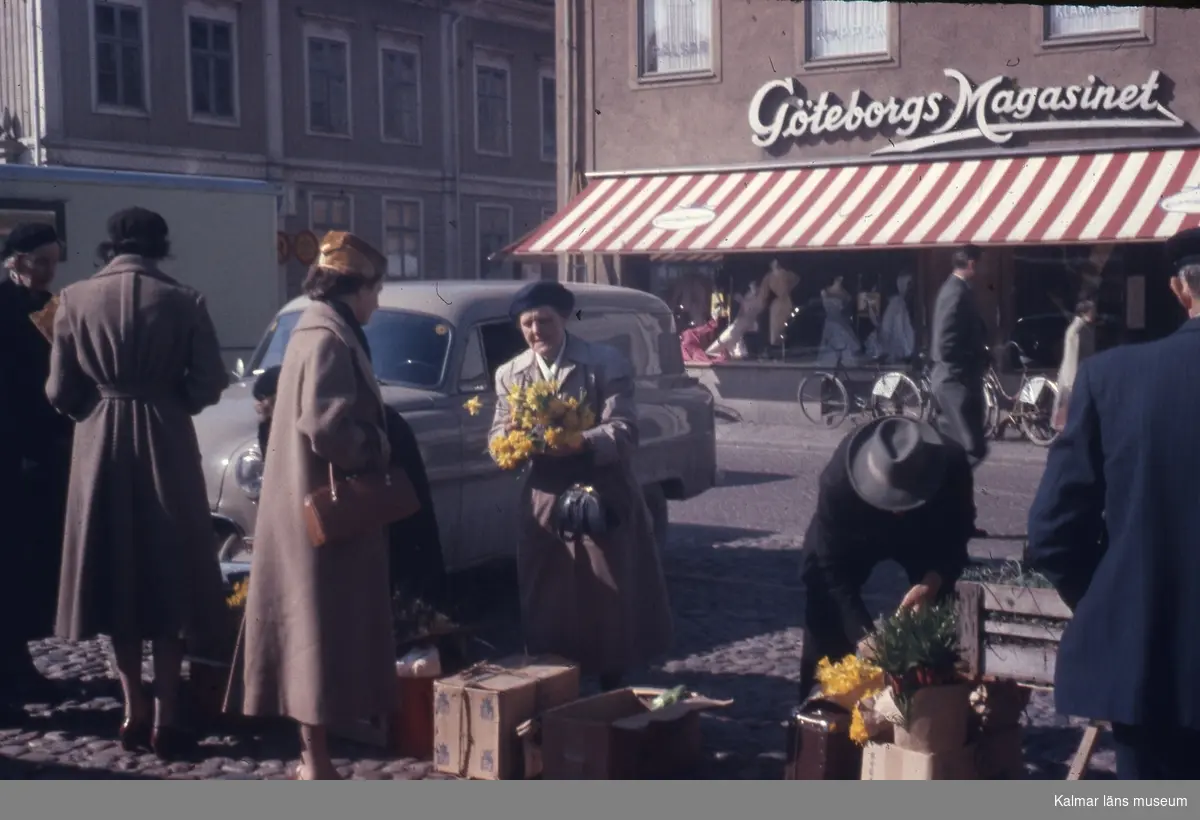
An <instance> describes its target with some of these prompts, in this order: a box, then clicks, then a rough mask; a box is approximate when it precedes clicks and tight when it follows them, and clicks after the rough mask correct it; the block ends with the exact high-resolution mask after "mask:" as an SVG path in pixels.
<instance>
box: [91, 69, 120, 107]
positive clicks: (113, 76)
mask: <svg viewBox="0 0 1200 820" xmlns="http://www.w3.org/2000/svg"><path fill="white" fill-rule="evenodd" d="M118 85H119V83H118V82H117V72H116V71H97V72H96V100H97V102H99V103H100V104H101V105H120V104H121V92H120V91H119V90H118Z"/></svg>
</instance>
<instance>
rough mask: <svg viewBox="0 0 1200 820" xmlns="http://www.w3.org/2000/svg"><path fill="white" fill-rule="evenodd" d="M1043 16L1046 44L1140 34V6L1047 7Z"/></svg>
mask: <svg viewBox="0 0 1200 820" xmlns="http://www.w3.org/2000/svg"><path fill="white" fill-rule="evenodd" d="M1044 13H1045V15H1046V39H1049V40H1058V39H1067V38H1075V37H1094V36H1103V35H1106V34H1130V33H1137V32H1140V31H1141V30H1142V7H1141V6H1082V5H1080V6H1074V5H1071V6H1068V5H1049V6H1046V7H1045V10H1044Z"/></svg>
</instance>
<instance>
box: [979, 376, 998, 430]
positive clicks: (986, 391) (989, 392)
mask: <svg viewBox="0 0 1200 820" xmlns="http://www.w3.org/2000/svg"><path fill="white" fill-rule="evenodd" d="M999 428H1000V402H999V401H998V400H997V398H996V390H995V388H994V387H992V386H991V385H990V384H988V383H987V382H984V385H983V437H984V438H985V439H988V438H992V436H994V435H995V434H996V430H998V429H999Z"/></svg>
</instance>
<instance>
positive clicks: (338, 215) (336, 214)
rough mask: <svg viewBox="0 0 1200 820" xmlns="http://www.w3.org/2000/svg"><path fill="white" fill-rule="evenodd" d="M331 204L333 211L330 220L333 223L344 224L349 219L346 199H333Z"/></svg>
mask: <svg viewBox="0 0 1200 820" xmlns="http://www.w3.org/2000/svg"><path fill="white" fill-rule="evenodd" d="M332 206H333V207H332V208H331V210H332V211H333V218H332V220H331V221H332V222H333V224H334V225H345V224H346V223H347V222H349V221H350V214H348V213H347V211H348V210H349V208H347V207H346V200H344V199H335V200H333V203H332Z"/></svg>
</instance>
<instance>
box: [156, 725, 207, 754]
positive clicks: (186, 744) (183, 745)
mask: <svg viewBox="0 0 1200 820" xmlns="http://www.w3.org/2000/svg"><path fill="white" fill-rule="evenodd" d="M197 745H198V744H197V739H196V736H195V735H194V734H192V733H191V732H189V731H187V730H186V729H180V728H179V727H177V726H156V727H154V733H153V734H152V735H151V737H150V749H151V751H153V752H154V754H155V755H157V756H158V757H159V758H160V759H161V760H180V759H183V758H186V757H189V756H190V755H191V754H192V753H193V752H195V750H196V746H197Z"/></svg>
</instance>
